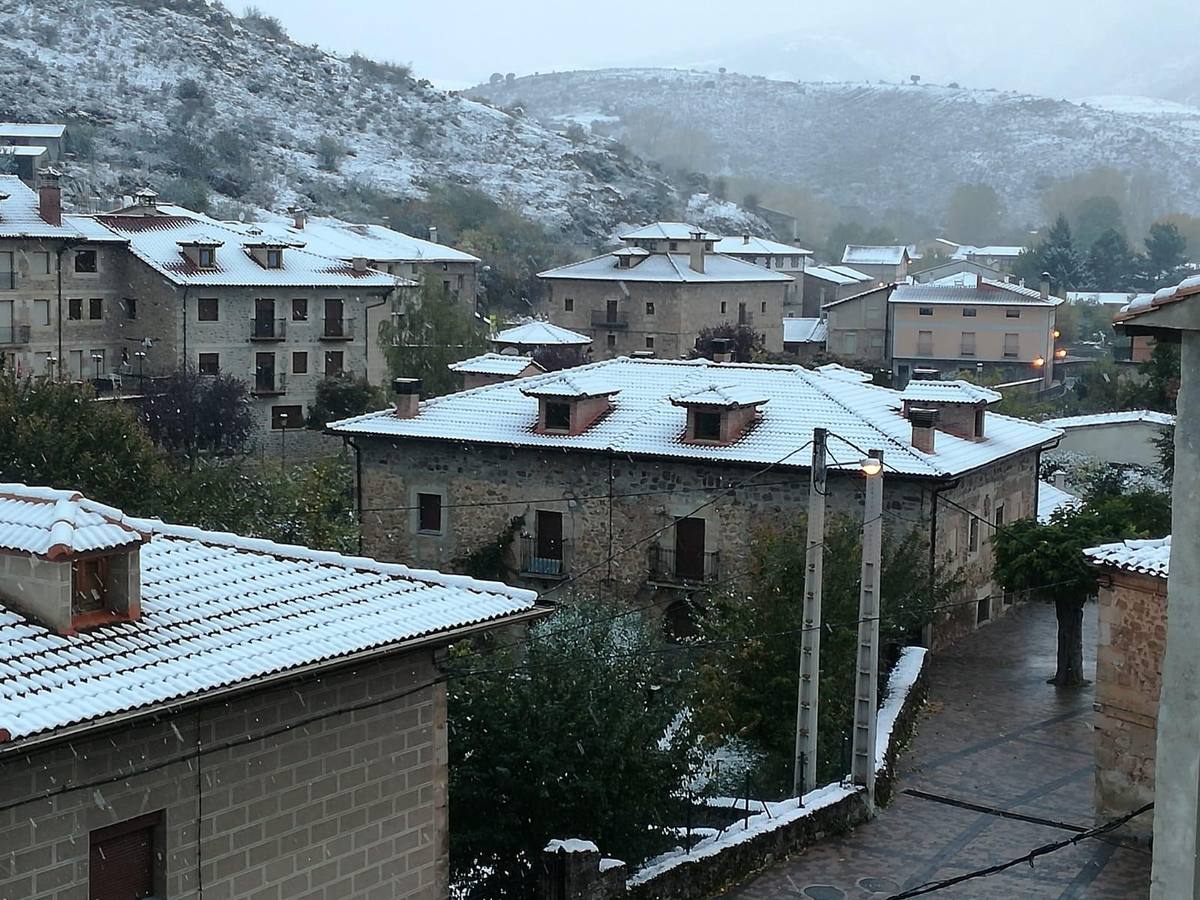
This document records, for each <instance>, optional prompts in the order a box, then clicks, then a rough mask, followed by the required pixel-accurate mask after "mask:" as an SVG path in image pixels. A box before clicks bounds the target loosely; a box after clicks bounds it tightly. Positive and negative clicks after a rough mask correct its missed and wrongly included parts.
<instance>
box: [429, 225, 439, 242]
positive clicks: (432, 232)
mask: <svg viewBox="0 0 1200 900" xmlns="http://www.w3.org/2000/svg"><path fill="white" fill-rule="evenodd" d="M437 242H438V240H437V226H436V225H430V226H429V243H431V244H436V243H437Z"/></svg>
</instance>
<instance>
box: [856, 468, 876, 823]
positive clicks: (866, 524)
mask: <svg viewBox="0 0 1200 900" xmlns="http://www.w3.org/2000/svg"><path fill="white" fill-rule="evenodd" d="M862 471H863V475H865V476H866V498H865V501H864V503H863V530H862V586H861V588H860V589H859V594H858V657H857V661H856V666H857V669H856V672H855V679H854V743H853V750H852V752H851V757H850V780H851V781H852V782H853V783H854V784H859V785H862V786H863V787H865V788H866V789H867V808H868V810H869V811H870V813H871V815H874V814H875V734H876V728H877V725H878V722H879V698H878V694H879V567H880V560H881V557H882V555H883V522H882V521H881V519H882V518H883V451H882V450H872V451H870V455H869V456H868V457H867V458H866V459H864V460H863V461H862Z"/></svg>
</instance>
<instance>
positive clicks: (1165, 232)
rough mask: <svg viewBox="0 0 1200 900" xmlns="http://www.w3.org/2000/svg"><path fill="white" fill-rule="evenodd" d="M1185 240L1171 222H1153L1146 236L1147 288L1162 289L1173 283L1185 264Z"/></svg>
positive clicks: (1186, 246) (1186, 247)
mask: <svg viewBox="0 0 1200 900" xmlns="http://www.w3.org/2000/svg"><path fill="white" fill-rule="evenodd" d="M1187 249H1188V245H1187V239H1186V238H1184V236H1183V235H1182V234H1181V233H1180V231H1179V227H1178V226H1177V225H1175V224H1174V223H1171V222H1155V223H1154V224H1153V225H1151V226H1150V233H1149V234H1148V235H1146V276H1147V280H1148V283H1147V285H1146V287H1148V288H1158V287H1163V286H1165V285H1166V284H1167V283H1169V282H1171V281H1174V280H1175V279H1176V276H1177V275H1178V274H1179V269H1180V267H1181V266H1182V265H1183V264H1184V263H1186V262H1187V259H1188V258H1187Z"/></svg>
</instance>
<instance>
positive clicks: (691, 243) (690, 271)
mask: <svg viewBox="0 0 1200 900" xmlns="http://www.w3.org/2000/svg"><path fill="white" fill-rule="evenodd" d="M621 240H622V242H623V246H622V247H620V248H619V249H617V250H614V251H613V252H611V253H606V254H604V255H602V256H596V257H593V258H591V259H587V260H584V261H582V262H577V263H571V264H569V265H566V266H559V267H558V268H556V269H549V270H547V271H545V272H541V273H539V274H538V277H539V278H541V279H543V280H545V281H546V282H547V283H548V284H549V285H550V298H549V300H548V301H547V302H548V308H547V311H548V314H549V318H550V319H551V320H552V321H553V322H554V323H555V324H558V325H562V326H564V327H566V328H569V329H571V330H573V331H578V332H583V333H585V334H587V335H589V336H591V337H592V338H593V345H592V352H593V354H594V355H595V356H596V357H597V358H604V359H607V358H612V357H616V356H621V355H628V354H631V353H635V352H640V353H646V352H649V353H653V354H654V355H656V356H659V357H663V358H666V359H672V358H678V357H683V356H687V355H688V354H689V353H690V352H691V351H692V350H693V349H694V348H695V345H696V339H697V337H699V335H700V331H701V330H702V329H704V328H712V327H716V326H718V325H746V326H749V327H751V328H753V329H754V330H755V331H756V332H759V333H761V334H762V335H763V336H764V338H765V341H766V348H767V349H768V350H773V351H779V350H781V349H782V347H783V333H782V328H781V326H780V322H781V320H782V318H783V310H784V306H785V304H786V303H787V302H788V299H789V296H790V295H791V292H792V291H794V290H795V287H796V281H795V278H794V277H793V275H790V274H785V273H784V272H781V271H775V270H773V269H765V268H762V267H760V266H757V265H754V264H752V263H748V262H744V261H743V260H741V259H736V258H734V257H732V256H726V255H724V254H722V253H717V252H716V251H715V250H714V246H715V244H716V242H717V240H718V237H717V236H716V235H713V234H710V233H708V232H706V231H704V230H703V229H701V228H697V227H696V226H694V225H688V224H685V223H682V222H655V223H654V224H652V225H647V226H645V227H643V228H639V229H637V230H635V231H631V232H628V233H627V234H624V235H621Z"/></svg>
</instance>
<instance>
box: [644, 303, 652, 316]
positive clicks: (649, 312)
mask: <svg viewBox="0 0 1200 900" xmlns="http://www.w3.org/2000/svg"><path fill="white" fill-rule="evenodd" d="M646 315H648V316H652V315H654V301H653V300H647V301H646Z"/></svg>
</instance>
